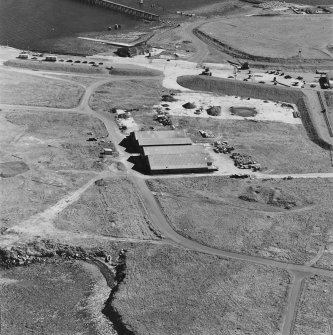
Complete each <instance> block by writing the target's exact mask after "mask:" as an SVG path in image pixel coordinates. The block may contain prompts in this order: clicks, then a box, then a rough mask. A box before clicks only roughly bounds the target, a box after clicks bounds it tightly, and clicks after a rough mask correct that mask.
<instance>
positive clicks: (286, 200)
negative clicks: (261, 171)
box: [239, 186, 302, 209]
mask: <svg viewBox="0 0 333 335" xmlns="http://www.w3.org/2000/svg"><path fill="white" fill-rule="evenodd" d="M239 199H241V200H245V201H249V202H258V203H261V204H267V205H271V206H276V207H284V208H286V209H290V208H293V207H297V206H301V205H302V201H301V199H298V198H297V197H295V196H293V195H291V194H288V193H286V192H284V191H282V190H281V189H279V188H275V187H264V186H249V187H248V188H247V189H246V190H245V192H244V193H243V194H241V195H240V196H239Z"/></svg>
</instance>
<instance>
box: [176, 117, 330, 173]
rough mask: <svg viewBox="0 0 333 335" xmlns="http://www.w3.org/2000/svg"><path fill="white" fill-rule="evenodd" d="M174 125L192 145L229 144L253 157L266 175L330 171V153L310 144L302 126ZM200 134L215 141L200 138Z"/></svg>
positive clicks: (188, 121)
mask: <svg viewBox="0 0 333 335" xmlns="http://www.w3.org/2000/svg"><path fill="white" fill-rule="evenodd" d="M174 124H176V125H177V126H178V127H179V128H183V129H185V130H186V131H187V133H188V134H189V136H190V137H191V139H192V140H193V141H194V142H210V143H212V142H214V141H216V139H218V138H221V139H222V140H223V141H228V142H229V143H230V144H231V145H232V146H234V147H235V151H237V152H243V153H247V154H250V155H251V156H253V157H254V158H255V160H256V161H257V162H258V163H260V164H261V166H262V168H263V169H264V170H265V171H266V172H268V173H308V172H331V171H332V166H331V163H330V153H329V151H328V150H325V149H323V148H321V147H319V146H318V145H316V144H315V143H313V142H312V141H311V140H310V139H309V137H308V135H307V133H306V131H305V129H304V127H303V125H292V124H286V123H281V122H252V121H246V120H244V121H236V120H215V119H214V120H212V119H207V118H206V119H205V118H183V117H182V118H180V117H174ZM199 130H205V131H209V132H212V133H213V134H215V136H216V137H217V138H210V139H207V138H203V137H202V136H201V135H200V133H199Z"/></svg>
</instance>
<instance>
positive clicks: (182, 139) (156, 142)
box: [130, 130, 192, 152]
mask: <svg viewBox="0 0 333 335" xmlns="http://www.w3.org/2000/svg"><path fill="white" fill-rule="evenodd" d="M130 138H131V140H132V143H133V145H134V146H135V147H136V148H137V149H138V150H139V151H141V152H142V148H143V147H146V146H147V147H148V146H149V147H150V146H167V145H171V146H173V145H191V144H192V141H191V139H190V138H188V137H186V134H185V132H184V131H183V130H162V131H137V132H132V133H131V134H130Z"/></svg>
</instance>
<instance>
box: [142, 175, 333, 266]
mask: <svg viewBox="0 0 333 335" xmlns="http://www.w3.org/2000/svg"><path fill="white" fill-rule="evenodd" d="M148 185H149V187H150V189H151V190H152V191H154V192H156V198H157V199H158V201H159V203H160V204H161V206H162V209H163V211H164V213H165V214H166V216H167V218H168V220H169V221H170V223H171V224H172V226H173V227H174V229H175V230H176V231H177V232H179V233H180V234H182V235H184V236H187V237H189V238H192V239H194V240H197V241H199V242H200V243H203V244H205V245H209V246H213V247H216V248H220V249H223V250H228V251H234V252H240V253H245V254H251V255H256V256H261V257H265V258H273V259H278V260H282V261H288V262H292V263H305V262H307V261H310V260H311V259H312V258H313V257H314V256H316V254H317V253H318V252H319V250H320V249H321V247H323V246H325V247H326V248H329V245H330V244H328V241H329V240H331V239H332V237H331V236H332V232H331V224H330V222H331V217H332V207H331V203H332V192H331V188H332V183H331V181H330V180H329V179H318V180H316V179H309V180H295V179H294V180H266V181H265V180H247V181H245V180H237V179H236V180H235V179H230V178H227V177H200V178H186V179H179V178H175V179H171V178H169V179H156V180H150V181H148ZM318 266H319V265H318Z"/></svg>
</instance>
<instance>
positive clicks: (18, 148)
mask: <svg viewBox="0 0 333 335" xmlns="http://www.w3.org/2000/svg"><path fill="white" fill-rule="evenodd" d="M0 121H1V122H0V130H1V131H0V146H1V149H0V153H1V159H0V163H7V164H8V163H10V166H9V167H8V168H6V169H3V168H1V170H2V171H3V170H5V172H6V175H8V178H1V187H0V189H1V192H0V214H1V226H2V227H10V226H12V225H13V224H17V223H19V222H20V221H23V220H24V219H27V218H28V217H30V216H31V215H33V214H36V213H38V212H40V211H42V210H44V209H45V208H47V207H48V206H51V205H53V204H55V203H56V202H57V201H58V200H60V199H61V198H62V197H63V196H65V195H66V194H68V193H70V192H71V191H73V190H75V189H77V188H79V187H81V186H82V185H83V184H85V183H86V182H87V181H88V180H89V179H90V178H92V176H93V171H99V170H101V169H103V168H104V164H105V163H97V162H98V161H99V157H98V156H99V153H100V151H101V148H102V147H100V146H99V145H98V144H96V143H97V142H87V141H86V140H87V138H88V137H89V136H88V135H87V132H88V131H92V132H93V133H94V134H95V135H96V136H106V135H107V131H106V128H105V126H104V124H103V123H101V122H100V121H99V120H98V119H95V118H93V117H89V116H85V115H80V114H77V113H68V114H67V113H60V112H59V113H50V112H45V113H42V112H23V111H15V110H14V111H10V112H5V111H2V112H1V113H0ZM104 145H105V143H104ZM27 148H28V149H27ZM17 163H20V164H17ZM24 164H25V165H24ZM22 165H23V167H27V168H22ZM1 167H3V164H2V165H1ZM10 167H11V168H10ZM59 170H60V171H59ZM75 170H79V171H75ZM82 170H85V171H82ZM82 172H84V173H82Z"/></svg>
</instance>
